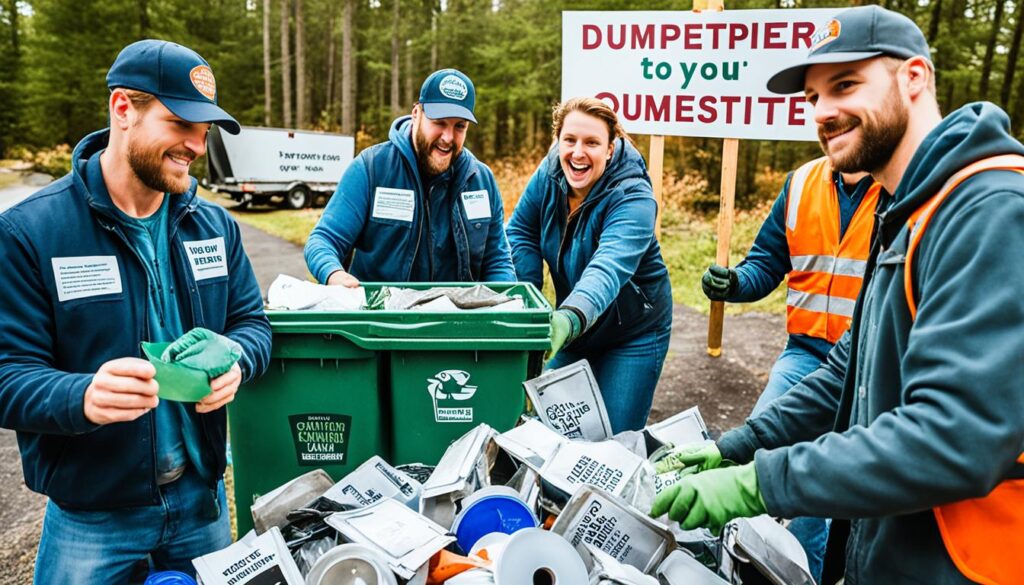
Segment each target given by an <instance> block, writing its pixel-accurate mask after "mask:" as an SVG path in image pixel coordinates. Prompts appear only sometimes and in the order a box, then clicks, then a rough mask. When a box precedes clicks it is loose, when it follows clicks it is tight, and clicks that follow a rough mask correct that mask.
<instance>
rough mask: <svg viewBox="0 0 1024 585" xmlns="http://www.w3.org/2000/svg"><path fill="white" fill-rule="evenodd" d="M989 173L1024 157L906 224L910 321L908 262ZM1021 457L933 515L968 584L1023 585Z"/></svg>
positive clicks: (959, 177) (913, 306)
mask: <svg viewBox="0 0 1024 585" xmlns="http://www.w3.org/2000/svg"><path fill="white" fill-rule="evenodd" d="M989 170H1004V171H1017V172H1019V173H1021V174H1024V156H1019V155H1003V156H994V157H992V158H988V159H983V160H980V161H978V162H975V163H973V164H971V165H969V166H967V167H965V168H964V169H962V170H960V172H958V173H956V174H955V175H953V176H952V177H950V178H949V180H948V181H946V183H945V184H944V185H943V186H942V189H940V190H939V192H938V193H937V194H936V195H935V196H933V197H932V198H931V199H929V200H928V201H927V202H926V203H925V204H924V205H922V206H921V207H919V208H918V209H917V211H915V212H914V213H913V214H912V215H911V216H910V219H909V220H907V229H908V230H909V231H910V241H909V243H908V245H907V260H906V264H905V265H904V266H903V290H904V293H905V294H906V297H907V308H908V309H909V310H910V317H911V319H916V318H917V301H916V300H915V297H914V282H913V270H912V268H911V262H912V261H913V259H914V253H915V252H916V250H917V246H918V244H920V243H921V237H922V236H923V235H924V231H925V229H926V228H927V227H928V224H929V222H930V221H931V219H932V217H933V216H934V215H935V212H936V210H938V208H939V206H940V205H942V202H943V201H945V200H946V198H947V197H948V196H949V194H950V193H952V192H953V191H954V190H955V189H956V188H957V187H958V186H959V185H960V183H962V182H963V181H964V180H965V179H967V178H968V177H970V176H972V175H974V174H976V173H979V172H982V171H989ZM1022 472H1024V453H1021V455H1020V456H1019V457H1018V458H1017V465H1016V467H1015V468H1014V470H1013V471H1012V472H1011V473H1010V475H1009V478H1007V479H1006V480H1004V481H1003V482H1002V483H1000V484H999V485H997V486H996V487H995V489H993V490H992V491H991V492H989V494H988V495H987V496H984V497H981V498H971V499H969V500H961V501H959V502H953V503H951V504H944V505H942V506H938V507H936V508H934V509H933V511H934V512H935V521H936V522H937V523H938V525H939V533H940V534H941V535H942V542H943V544H945V546H946V552H948V553H949V557H950V558H951V559H952V560H953V563H954V564H955V565H956V567H957V569H959V570H960V572H961V573H963V575H964V576H965V577H967V578H968V579H970V580H972V581H976V582H978V583H982V584H983V585H1021V584H1024V571H1022V570H1021V568H1020V555H1021V551H1024V479H1021V478H1022V477H1024V473H1022Z"/></svg>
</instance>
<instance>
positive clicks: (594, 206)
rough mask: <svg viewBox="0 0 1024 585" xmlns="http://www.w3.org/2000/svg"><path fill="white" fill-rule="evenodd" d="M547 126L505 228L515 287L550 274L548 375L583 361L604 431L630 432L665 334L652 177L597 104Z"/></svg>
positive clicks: (644, 404)
mask: <svg viewBox="0 0 1024 585" xmlns="http://www.w3.org/2000/svg"><path fill="white" fill-rule="evenodd" d="M552 122H553V124H552V126H553V130H554V138H555V145H554V146H553V147H552V148H551V151H550V152H548V155H547V157H545V159H544V160H543V161H542V162H541V163H540V166H539V167H538V168H537V171H536V172H535V173H534V175H533V178H532V179H530V183H529V184H528V185H527V187H526V190H525V191H524V193H523V195H522V197H521V198H520V200H519V203H518V204H517V205H516V208H515V210H514V211H513V213H512V219H511V220H509V224H508V228H507V233H508V240H509V244H510V245H511V247H512V260H513V261H514V262H515V267H516V273H517V274H518V276H519V278H520V280H525V281H528V282H532V283H534V284H535V285H537V286H540V285H541V283H542V280H543V277H544V274H543V264H544V262H547V264H548V268H549V269H550V271H551V277H552V281H553V283H554V285H555V296H556V299H557V304H558V310H556V311H555V312H554V314H553V315H552V318H551V330H552V332H551V336H552V350H553V352H554V354H555V355H554V356H553V357H552V359H551V360H550V361H549V362H548V364H547V366H548V367H549V368H555V367H560V366H564V365H567V364H570V363H573V362H576V361H579V360H581V359H586V360H588V361H589V362H590V365H591V367H592V368H593V370H594V375H595V376H596V378H597V382H598V385H599V386H600V388H601V394H602V395H603V397H604V401H605V405H606V406H607V407H608V415H609V418H610V419H611V424H612V430H613V431H614V432H616V433H617V432H620V431H623V430H628V429H639V428H641V427H643V425H644V423H645V422H646V421H647V415H648V413H649V411H650V408H651V400H652V399H653V397H654V388H655V386H656V385H657V383H658V377H659V376H660V375H661V366H662V364H663V362H664V360H665V354H666V353H667V351H668V342H669V334H670V332H671V328H672V290H671V285H670V284H669V278H668V270H667V269H666V268H665V262H664V261H663V260H662V257H661V248H660V247H659V245H658V241H657V240H656V239H654V221H655V215H656V213H657V203H656V202H655V201H654V195H653V191H652V189H651V180H650V177H648V176H647V167H646V165H645V164H644V160H643V157H641V156H640V153H639V152H638V151H637V150H636V148H635V147H634V146H633V143H632V141H631V140H630V138H629V136H628V135H627V134H626V132H625V131H624V130H623V129H622V127H621V126H620V125H619V122H618V118H617V116H616V115H615V112H614V111H613V110H612V109H611V108H610V107H608V105H607V104H605V103H604V102H602V101H601V100H598V99H594V98H575V99H571V100H569V101H567V102H565V103H563V104H560V105H559V106H557V107H556V108H555V110H554V114H553V116H552Z"/></svg>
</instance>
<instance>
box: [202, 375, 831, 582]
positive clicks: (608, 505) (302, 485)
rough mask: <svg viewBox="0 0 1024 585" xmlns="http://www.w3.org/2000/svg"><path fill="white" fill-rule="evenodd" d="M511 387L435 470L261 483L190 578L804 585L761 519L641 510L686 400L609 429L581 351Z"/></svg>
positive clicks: (682, 435) (786, 543)
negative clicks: (526, 404) (517, 388)
mask: <svg viewBox="0 0 1024 585" xmlns="http://www.w3.org/2000/svg"><path fill="white" fill-rule="evenodd" d="M524 386H525V388H526V392H527V394H528V396H529V398H530V403H531V408H530V409H529V412H528V414H527V415H526V416H524V417H523V418H522V420H521V423H520V424H519V425H518V426H516V427H515V428H513V429H511V430H509V431H507V432H504V433H498V432H496V431H495V430H494V429H493V428H491V427H489V426H487V425H485V424H481V425H479V426H477V427H476V428H474V429H473V430H471V431H470V432H468V433H466V434H465V435H463V436H462V437H461V438H460V439H458V440H457V441H455V442H454V443H452V444H451V445H450V446H449V447H448V449H447V451H446V452H445V454H444V456H443V457H442V459H441V461H440V462H439V463H438V464H437V466H436V467H428V466H424V465H403V466H398V467H394V466H392V465H390V464H388V462H386V461H384V460H383V459H381V458H380V457H374V458H372V459H370V460H369V461H366V462H365V463H364V464H362V465H361V466H360V467H359V468H357V469H356V470H355V471H353V472H351V473H350V474H349V475H347V476H345V477H344V478H342V479H341V480H340V481H338V482H334V481H333V480H332V479H331V478H330V477H329V476H328V475H327V473H325V472H324V471H322V470H315V471H312V472H310V473H307V474H305V475H302V476H300V477H298V478H295V479H294V480H292V481H290V482H288V483H286V484H285V485H282V486H280V487H279V488H277V489H276V490H274V491H273V492H271V493H268V494H265V495H263V496H262V497H260V498H259V499H258V500H257V501H256V502H255V503H254V504H253V506H252V509H251V512H252V516H253V520H254V525H255V527H256V528H255V530H254V531H252V532H250V533H249V534H247V535H245V536H244V537H243V538H242V539H240V540H239V541H238V542H236V543H235V544H233V545H231V546H230V547H228V548H226V549H223V550H221V551H217V552H215V553H212V554H209V555H206V556H203V557H200V558H197V559H195V560H194V561H193V563H194V565H195V567H196V570H197V573H198V577H199V579H200V582H201V583H204V584H206V585H261V584H263V583H267V584H274V583H280V584H288V585H303V584H305V585H356V584H365V585H399V584H403V583H404V584H409V585H424V584H431V585H432V584H441V583H445V584H450V585H493V584H497V585H523V584H527V585H529V584H535V585H536V584H540V585H555V584H558V585H577V584H578V585H586V584H622V585H626V584H628V585H658V584H669V585H705V584H707V585H713V584H723V583H733V584H738V583H743V584H748V585H749V584H756V583H773V584H777V585H801V584H805V583H806V584H811V585H813V580H812V579H811V577H810V576H809V574H808V570H807V559H806V556H805V554H804V552H803V550H802V548H801V547H800V545H799V543H797V541H796V539H795V538H794V537H793V536H792V535H791V534H790V533H789V532H788V531H787V530H786V529H785V528H784V527H783V525H782V524H780V523H779V522H778V521H776V520H775V519H773V518H771V517H769V516H761V517H757V518H752V519H737V520H734V521H733V522H731V523H729V524H728V525H727V526H726V527H725V529H724V530H723V531H722V534H721V535H714V534H712V533H710V532H709V531H707V530H704V529H700V530H691V531H684V530H681V529H679V527H678V525H676V524H675V523H673V522H670V521H668V520H667V518H661V519H654V518H650V517H649V516H648V514H647V512H648V511H649V510H650V508H651V503H652V501H653V499H654V497H655V495H656V494H657V493H658V492H659V491H661V490H662V489H665V488H666V487H668V486H670V485H672V484H673V483H675V482H676V481H678V480H679V478H680V477H682V475H681V473H682V472H677V471H673V472H669V473H664V474H660V475H659V474H657V473H656V471H655V463H656V462H657V461H659V460H660V459H661V458H663V457H665V456H666V455H667V454H668V453H670V451H671V449H672V448H673V447H675V446H683V445H691V444H695V443H703V442H707V441H708V440H709V436H708V433H707V428H706V426H705V424H704V421H703V419H702V418H701V416H700V413H699V411H698V410H697V409H696V408H691V409H689V410H686V411H684V412H681V413H679V414H677V415H675V416H673V417H671V418H669V419H667V420H665V421H662V422H660V423H657V424H653V425H650V426H649V427H647V428H645V429H643V430H642V431H627V432H623V433H619V434H616V435H612V432H611V425H610V424H609V421H608V415H607V412H606V410H605V406H604V403H603V401H602V399H601V393H600V389H599V388H598V387H597V384H596V382H595V380H594V376H593V373H592V371H591V369H590V366H589V365H588V364H587V363H586V362H585V361H582V362H577V363H575V364H572V365H570V366H567V367H565V368H561V369H558V370H552V371H548V372H545V373H544V374H543V375H541V376H540V377H539V378H535V379H533V380H529V381H527V382H526V383H525V384H524Z"/></svg>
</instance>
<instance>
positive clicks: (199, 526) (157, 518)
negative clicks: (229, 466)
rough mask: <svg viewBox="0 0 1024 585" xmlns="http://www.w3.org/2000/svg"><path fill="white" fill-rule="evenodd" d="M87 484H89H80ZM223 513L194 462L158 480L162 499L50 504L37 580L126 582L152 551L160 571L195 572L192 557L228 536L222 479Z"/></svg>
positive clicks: (81, 584) (48, 584)
mask: <svg viewBox="0 0 1024 585" xmlns="http://www.w3.org/2000/svg"><path fill="white" fill-rule="evenodd" d="M82 489H89V486H82ZM217 498H218V500H219V502H220V515H219V517H218V518H216V519H209V518H204V517H203V511H204V510H206V511H209V510H210V509H211V508H212V499H211V496H210V490H209V488H208V487H207V486H206V485H205V484H204V483H203V481H202V480H201V479H200V478H199V476H198V475H197V474H196V473H195V471H193V470H192V468H191V467H190V468H189V469H188V471H186V472H185V475H183V476H182V477H181V478H179V479H178V480H177V481H175V482H173V483H171V484H168V485H165V486H161V488H160V499H161V503H160V504H157V505H155V506H140V507H136V508H123V509H118V510H96V511H91V510H63V509H61V508H60V506H58V505H56V504H54V503H53V501H50V502H49V503H47V505H46V517H45V519H44V520H43V535H42V538H41V539H40V541H39V554H38V556H37V557H36V572H35V581H34V582H35V584H36V585H92V584H94V583H103V584H105V585H106V584H109V585H121V584H125V583H128V579H129V578H130V577H131V574H132V569H133V568H134V566H135V564H136V563H137V562H138V561H139V560H141V559H145V558H147V557H149V558H151V559H152V562H153V566H154V568H155V569H156V570H158V571H181V572H183V573H186V574H188V575H190V576H193V577H194V576H195V574H196V573H195V568H194V567H193V566H192V559H194V558H196V557H199V556H202V555H205V554H208V553H211V552H213V551H217V550H220V549H222V548H224V547H226V546H228V545H230V544H231V520H230V519H229V517H228V516H229V515H228V506H227V499H226V498H225V497H224V482H220V483H219V484H218V486H217Z"/></svg>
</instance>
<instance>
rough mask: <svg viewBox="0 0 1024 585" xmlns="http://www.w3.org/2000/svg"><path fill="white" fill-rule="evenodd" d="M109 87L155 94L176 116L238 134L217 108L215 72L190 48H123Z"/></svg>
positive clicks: (151, 44)
mask: <svg viewBox="0 0 1024 585" xmlns="http://www.w3.org/2000/svg"><path fill="white" fill-rule="evenodd" d="M107 87H108V88H110V89H111V90H113V89H117V88H124V89H134V90H136V91H141V92H145V93H148V94H152V95H153V96H155V97H156V98H157V99H158V100H160V103H162V104H163V105H164V106H166V107H167V109H168V110H170V111H171V113H173V114H174V115H175V116H177V117H179V118H181V119H182V120H187V121H189V122H208V123H213V124H216V125H218V126H220V127H221V128H223V129H224V130H225V131H226V132H230V133H231V134H238V133H239V131H241V128H240V127H239V126H238V122H237V121H236V120H235V119H234V118H232V117H231V115H230V114H228V113H227V112H225V111H224V110H222V109H221V108H220V106H218V105H217V81H216V79H214V77H213V70H212V69H210V64H209V63H207V62H206V59H203V58H202V57H200V56H199V53H196V52H195V51H193V50H192V49H189V48H188V47H183V46H181V45H179V44H177V43H171V42H168V41H158V40H154V39H147V40H144V41H138V42H135V43H132V44H130V45H128V46H127V47H125V48H124V49H121V53H120V54H118V56H117V59H115V60H114V64H113V65H111V66H110V71H108V72H107Z"/></svg>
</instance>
